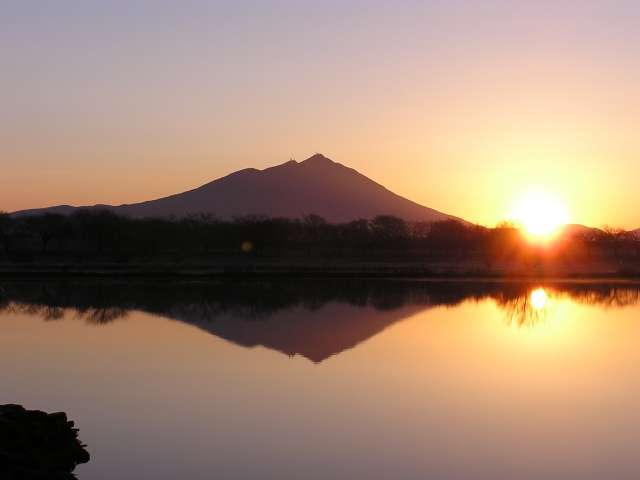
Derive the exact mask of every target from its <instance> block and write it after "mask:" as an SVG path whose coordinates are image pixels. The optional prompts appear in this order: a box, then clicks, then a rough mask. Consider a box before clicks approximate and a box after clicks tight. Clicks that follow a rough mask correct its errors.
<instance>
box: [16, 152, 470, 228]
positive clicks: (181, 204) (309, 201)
mask: <svg viewBox="0 0 640 480" xmlns="http://www.w3.org/2000/svg"><path fill="white" fill-rule="evenodd" d="M80 208H90V209H107V210H111V211H113V212H115V213H118V214H122V215H125V216H131V217H138V218H140V217H171V216H175V217H184V216H188V215H191V214H198V213H210V214H213V215H215V216H217V217H219V218H223V219H224V218H233V217H237V216H245V215H263V216H268V217H287V218H301V217H304V216H305V215H310V214H315V215H319V216H321V217H323V218H325V219H326V220H327V221H330V222H336V223H339V222H346V221H351V220H356V219H359V218H372V217H374V216H376V215H394V216H397V217H400V218H403V219H405V220H408V221H439V220H448V219H452V220H457V221H460V222H463V223H468V222H466V221H465V220H463V219H461V218H458V217H455V216H453V215H449V214H446V213H443V212H440V211H438V210H435V209H433V208H429V207H426V206H424V205H421V204H419V203H417V202H414V201H412V200H409V199H407V198H405V197H402V196H400V195H398V194H396V193H394V192H392V191H391V190H389V189H387V188H386V187H385V186H383V185H381V184H379V183H377V182H376V181H374V180H372V179H370V178H368V177H366V176H365V175H363V174H362V173H360V172H358V171H357V170H355V169H353V168H350V167H348V166H346V165H343V164H341V163H338V162H334V161H333V160H331V159H329V158H327V157H325V156H324V155H322V154H320V153H316V154H314V155H312V156H311V157H309V158H307V159H306V160H303V161H301V162H297V161H295V160H289V161H287V162H284V163H281V164H278V165H274V166H271V167H267V168H265V169H262V170H258V169H255V168H245V169H241V170H238V171H235V172H232V173H230V174H228V175H225V176H223V177H220V178H217V179H215V180H212V181H210V182H208V183H205V184H203V185H201V186H199V187H196V188H194V189H191V190H187V191H184V192H180V193H176V194H173V195H168V196H165V197H161V198H157V199H154V200H147V201H142V202H136V203H128V204H121V205H92V206H85V207H75V206H72V205H57V206H53V207H46V208H38V209H30V210H21V211H18V212H14V213H13V214H14V215H16V216H26V215H34V214H41V213H61V214H65V215H67V214H70V213H73V212H74V211H75V210H77V209H80Z"/></svg>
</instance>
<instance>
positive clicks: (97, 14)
mask: <svg viewBox="0 0 640 480" xmlns="http://www.w3.org/2000/svg"><path fill="white" fill-rule="evenodd" d="M639 24H640V2H637V1H636V0H633V1H630V0H628V1H616V2H614V1H611V2H596V1H589V0H584V1H577V0H570V1H562V2H557V1H554V2H551V1H537V2H517V1H501V0H487V1H468V2H465V1H456V0H453V1H452V0H441V1H435V0H433V1H423V2H413V1H407V2H392V1H387V2H378V1H367V2H360V1H347V0H342V1H333V0H324V1H322V2H317V1H314V2H311V1H302V0H297V1H293V0H290V1H233V2H231V1H229V2H215V1H210V2H196V1H190V0H186V1H180V2H178V1H174V2H164V1H161V0H153V1H151V0H149V1H135V0H128V1H109V2H106V1H92V0H82V1H64V0H58V1H46V0H41V1H28V0H23V1H12V0H9V1H4V2H2V4H1V5H0V61H1V62H2V63H1V69H2V73H1V75H0V105H1V108H0V145H1V149H0V167H1V172H2V173H1V176H0V210H8V211H12V210H16V209H21V208H29V207H40V206H48V205H54V204H60V203H71V204H94V203H124V202H132V201H140V200H147V199H150V198H155V197H159V196H163V195H167V194H171V193H175V192H178V191H183V190H186V189H189V188H193V187H195V186H198V185H200V184H202V183H205V182H207V181H210V180H212V179H214V178H217V177H219V176H222V175H224V174H227V173H229V172H231V171H234V170H237V169H240V168H245V167H256V168H263V167H267V166H270V165H273V164H276V163H282V162H284V161H286V160H288V159H289V158H290V157H294V158H296V159H298V160H302V159H304V158H306V157H308V156H310V155H311V154H313V153H315V152H322V153H324V154H325V155H327V156H328V157H330V158H332V159H334V160H336V161H338V162H341V163H344V164H347V165H349V166H351V167H354V168H356V169H357V170H359V171H361V172H362V173H364V174H365V175H367V176H369V177H371V178H373V179H374V180H376V181H378V182H380V183H382V184H384V185H385V186H387V187H388V188H390V189H392V190H394V191H395V192H397V193H399V194H401V195H404V196H406V197H408V198H411V199H412V200H415V201H418V202H420V203H423V204H425V205H428V206H430V207H433V208H436V209H439V210H442V211H445V212H447V213H451V214H455V215H458V216H461V217H464V218H466V219H468V220H471V221H475V222H479V223H483V224H488V225H493V224H495V223H496V222H497V221H499V220H501V219H503V218H505V217H506V216H507V215H508V213H509V212H510V210H511V209H512V207H513V204H514V202H515V201H516V198H517V197H518V196H519V195H520V194H521V192H523V191H525V190H528V189H530V188H538V189H544V190H547V191H550V192H553V193H554V194H556V195H558V196H560V197H563V198H564V199H565V200H566V202H567V204H568V207H569V210H570V212H571V220H572V221H575V222H579V223H584V224H589V225H594V226H600V225H603V224H609V225H614V226H622V227H628V228H632V227H633V228H636V227H640V210H638V209H637V208H636V205H635V204H636V200H637V199H638V188H639V187H638V185H639V184H640V178H639V176H638V173H640V157H639V153H640V136H639V135H638V125H640V88H639V85H640V28H638V25H639ZM634 127H635V128H634Z"/></svg>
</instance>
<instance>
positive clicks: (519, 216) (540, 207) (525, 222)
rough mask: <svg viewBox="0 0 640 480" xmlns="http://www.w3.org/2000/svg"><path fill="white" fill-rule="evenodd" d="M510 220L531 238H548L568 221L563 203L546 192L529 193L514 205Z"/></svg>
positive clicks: (567, 213)
mask: <svg viewBox="0 0 640 480" xmlns="http://www.w3.org/2000/svg"><path fill="white" fill-rule="evenodd" d="M511 219H512V220H513V221H515V222H516V223H518V224H520V225H521V226H522V227H523V228H524V230H525V232H526V233H527V234H528V235H529V236H530V237H533V238H543V239H544V238H549V237H550V236H551V235H553V234H554V233H555V232H556V231H557V230H558V228H559V227H560V226H562V225H564V224H566V223H567V222H568V221H569V212H568V210H567V207H566V205H565V204H564V202H563V201H562V200H560V199H558V198H556V197H554V196H552V195H550V194H548V193H546V192H541V191H531V192H528V193H527V194H525V195H524V196H523V197H522V198H520V200H519V201H518V202H517V203H516V204H515V206H514V208H513V211H512V212H511Z"/></svg>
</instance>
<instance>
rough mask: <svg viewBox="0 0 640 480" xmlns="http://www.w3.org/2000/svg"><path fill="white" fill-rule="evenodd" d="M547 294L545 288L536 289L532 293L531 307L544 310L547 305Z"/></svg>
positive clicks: (530, 297)
mask: <svg viewBox="0 0 640 480" xmlns="http://www.w3.org/2000/svg"><path fill="white" fill-rule="evenodd" d="M548 298H549V297H547V292H545V291H544V288H536V289H535V290H533V291H532V292H531V295H530V296H529V299H530V300H531V306H532V307H533V308H534V309H535V310H542V309H543V308H544V307H545V306H546V305H547V299H548Z"/></svg>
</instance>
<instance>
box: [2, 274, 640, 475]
mask: <svg viewBox="0 0 640 480" xmlns="http://www.w3.org/2000/svg"><path fill="white" fill-rule="evenodd" d="M0 285H1V286H2V289H1V290H0V292H1V293H0V332H1V335H0V361H1V362H2V363H1V364H2V365H3V369H2V372H3V378H2V380H3V381H2V389H1V391H0V403H20V404H23V405H24V406H25V407H27V408H32V409H33V408H37V409H42V410H46V411H56V410H63V411H65V412H67V414H68V415H69V417H70V418H72V419H73V420H75V421H76V422H77V424H78V426H79V428H80V437H81V438H82V440H83V441H84V442H85V443H87V444H88V449H89V451H90V452H91V455H92V460H91V462H90V463H89V464H87V465H83V466H81V467H79V468H78V469H77V474H78V477H79V478H80V480H92V479H105V480H106V479H113V478H122V479H126V478H136V479H137V478H154V479H175V478H189V479H210V478H221V479H248V478H265V479H300V478H305V479H329V478H331V479H336V478H339V479H343V478H344V479H347V478H349V479H352V478H363V479H364V478H366V479H394V478H403V479H423V478H437V479H452V480H454V479H455V480H459V479H496V478H514V479H532V480H533V479H536V480H537V479H540V478H562V479H576V480H577V479H580V480H584V479H602V478H616V479H637V478H639V477H640V464H639V463H638V462H637V455H638V447H637V442H636V433H637V432H638V431H639V430H640V416H639V415H638V413H637V412H638V405H640V386H639V385H638V383H637V382H636V379H637V378H639V377H640V349H638V347H637V345H638V340H639V338H640V335H639V334H640V322H639V316H638V314H639V313H640V305H639V300H640V287H638V286H637V285H635V284H630V283H625V282H613V281H612V282H607V283H601V282H578V283H575V282H574V283H569V282H546V283H545V282H538V283H535V282H534V283H523V282H511V283H506V284H500V283H496V282H488V283H474V282H446V283H438V282H423V281H383V280H376V281H363V280H358V281H355V280H351V281H347V280H343V281H338V280H331V281H328V280H327V281H311V280H306V281H296V282H284V281H281V282H267V281H255V282H240V281H237V282H180V283H176V282H175V281H169V280H167V281H155V282H153V283H148V282H142V281H139V282H132V281H117V280H110V281H104V280H101V281H99V282H98V281H86V280H85V281H65V282H60V281H50V280H41V281H23V282H7V281H4V282H0Z"/></svg>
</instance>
